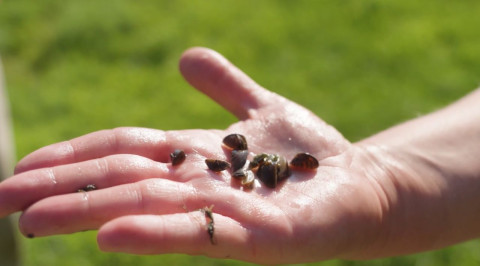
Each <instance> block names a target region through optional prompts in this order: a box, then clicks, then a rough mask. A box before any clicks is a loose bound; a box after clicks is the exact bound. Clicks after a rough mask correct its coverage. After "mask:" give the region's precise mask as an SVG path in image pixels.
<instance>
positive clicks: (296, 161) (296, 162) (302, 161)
mask: <svg viewBox="0 0 480 266" xmlns="http://www.w3.org/2000/svg"><path fill="white" fill-rule="evenodd" d="M290 165H291V166H292V167H295V168H298V169H309V170H313V169H316V168H317V167H318V166H319V164H318V160H317V159H316V158H315V157H313V156H312V155H310V154H309V153H305V152H302V153H298V154H297V155H295V157H293V159H292V160H291V161H290Z"/></svg>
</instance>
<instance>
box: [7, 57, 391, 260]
mask: <svg viewBox="0 0 480 266" xmlns="http://www.w3.org/2000/svg"><path fill="white" fill-rule="evenodd" d="M180 69H181V71H182V73H183V75H184V76H185V78H186V79H187V80H188V81H189V82H190V83H191V84H192V85H193V86H194V87H196V88H197V89H199V90H201V91H203V92H204V93H205V94H207V95H209V96H210V97H211V98H212V99H214V100H215V101H217V102H218V103H220V104H221V105H222V106H224V107H225V108H226V109H228V110H229V111H231V112H232V113H233V114H235V115H236V116H237V117H238V118H239V119H240V121H239V122H237V123H235V124H233V125H231V126H230V127H229V128H227V129H226V130H182V131H161V130H153V129H145V128H118V129H114V130H105V131H99V132H95V133H91V134H88V135H85V136H82V137H79V138H76V139H73V140H71V141H66V142H62V143H57V144H53V145H50V146H47V147H44V148H42V149H40V150H37V151H35V152H33V153H31V154H30V155H28V156H27V157H25V158H24V159H23V160H22V161H20V162H19V164H18V165H17V168H16V173H15V176H14V177H12V178H10V179H8V180H7V181H5V182H3V183H2V184H0V216H4V215H7V214H9V213H12V212H16V211H23V215H22V216H21V218H20V229H21V231H22V232H23V233H24V234H25V235H27V236H30V237H33V236H35V237H36V236H46V235H52V234H65V233H73V232H78V231H82V230H89V229H99V232H98V242H99V245H100V248H101V249H102V250H105V251H121V252H128V253H136V254H160V253H188V254H205V255H208V256H211V257H221V258H236V259H241V260H246V261H253V262H259V263H280V262H281V263H286V262H299V261H311V260H321V259H328V258H333V257H359V254H362V252H366V250H368V249H369V248H370V247H371V246H372V245H376V244H377V243H376V241H377V239H378V237H379V236H378V234H380V233H379V232H382V230H381V227H382V226H384V225H383V223H382V215H383V211H384V210H383V205H382V200H381V196H380V195H381V193H380V191H381V189H380V188H378V185H377V183H376V182H375V180H376V179H377V178H379V176H380V175H382V174H383V172H382V171H381V170H378V169H377V170H376V168H375V167H373V166H372V167H369V159H368V158H367V156H366V152H365V150H364V149H363V148H360V147H357V146H355V145H352V144H351V143H349V142H348V141H347V140H345V139H344V138H343V137H342V135H341V134H340V133H338V132H337V131H336V130H335V129H334V128H332V127H331V126H329V125H328V124H326V123H325V122H324V121H322V120H321V119H319V118H318V117H317V116H315V115H314V114H312V113H311V112H310V111H308V110H306V109H304V108H303V107H301V106H299V105H297V104H295V103H293V102H291V101H289V100H287V99H285V98H283V97H281V96H279V95H277V94H274V93H272V92H270V91H268V90H265V89H263V88H261V87H260V86H259V85H257V84H256V83H255V82H253V81H252V80H251V79H250V78H248V77H247V76H246V75H245V74H243V73H242V72H241V71H240V70H238V69H237V68H236V67H234V66H233V65H232V64H231V63H229V62H228V61H227V60H226V59H224V58H223V57H221V56H220V55H219V54H217V53H215V52H213V51H211V50H207V49H204V48H193V49H190V50H188V51H187V52H185V54H184V55H183V57H182V59H181V61H180ZM231 133H240V134H242V135H244V136H246V138H247V141H248V146H249V151H250V152H252V153H254V154H258V153H262V152H266V153H276V154H281V155H284V156H285V157H286V158H287V159H291V158H292V157H293V156H294V155H295V154H296V153H298V152H309V153H311V154H313V155H314V156H315V157H316V158H317V159H318V160H319V161H320V167H319V168H317V169H316V170H315V171H293V173H292V176H291V177H290V178H289V179H288V180H286V181H284V182H282V183H280V184H279V185H278V186H277V187H276V188H275V189H271V188H268V187H266V186H264V185H263V184H261V183H256V186H255V187H254V188H253V189H252V190H243V189H242V188H241V186H240V184H239V182H238V181H237V180H235V179H233V178H231V175H230V173H229V172H228V171H223V172H220V173H216V172H212V171H210V170H208V168H207V167H206V165H205V163H204V160H205V158H214V159H224V160H228V159H229V153H228V151H227V150H226V149H225V148H223V147H222V145H221V143H222V139H223V138H224V137H225V136H226V135H228V134H231ZM174 149H182V150H184V151H185V153H186V154H187V158H186V160H185V162H183V163H182V164H180V165H178V166H172V165H171V164H170V163H169V154H170V153H171V152H172V151H173V150H174ZM372 165H373V164H372ZM377 175H379V176H377ZM89 184H94V185H95V186H96V187H97V188H98V189H97V190H95V191H89V192H77V190H78V189H80V188H82V187H85V186H87V185H89ZM212 205H213V206H214V207H213V218H214V230H215V231H214V238H215V240H216V243H215V244H212V243H211V242H210V239H209V234H208V233H207V223H208V221H207V219H206V217H205V214H204V213H202V212H200V211H198V210H199V209H202V208H205V207H210V206H212ZM363 254H365V253H363Z"/></svg>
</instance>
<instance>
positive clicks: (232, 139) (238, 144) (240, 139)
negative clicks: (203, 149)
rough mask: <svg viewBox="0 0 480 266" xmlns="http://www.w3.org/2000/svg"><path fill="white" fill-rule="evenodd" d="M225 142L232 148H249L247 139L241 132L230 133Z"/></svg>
mask: <svg viewBox="0 0 480 266" xmlns="http://www.w3.org/2000/svg"><path fill="white" fill-rule="evenodd" d="M223 144H224V145H225V146H227V147H229V148H230V149H232V150H247V149H248V146H247V139H245V137H244V136H243V135H240V134H230V135H228V136H226V137H225V138H223Z"/></svg>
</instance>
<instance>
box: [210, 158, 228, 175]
mask: <svg viewBox="0 0 480 266" xmlns="http://www.w3.org/2000/svg"><path fill="white" fill-rule="evenodd" d="M205 163H206V164H207V166H208V169H210V170H212V171H215V172H220V171H223V170H225V169H227V168H230V163H229V162H226V161H223V160H216V159H205Z"/></svg>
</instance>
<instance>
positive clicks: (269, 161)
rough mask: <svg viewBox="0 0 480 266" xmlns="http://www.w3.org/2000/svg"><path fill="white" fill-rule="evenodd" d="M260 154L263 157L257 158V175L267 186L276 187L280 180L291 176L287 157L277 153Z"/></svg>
mask: <svg viewBox="0 0 480 266" xmlns="http://www.w3.org/2000/svg"><path fill="white" fill-rule="evenodd" d="M260 156H261V159H260V160H257V161H258V169H257V176H258V179H260V181H262V182H263V183H264V184H265V185H266V186H267V187H271V188H275V187H276V186H277V183H278V182H279V181H282V180H284V179H286V178H287V177H289V176H290V168H289V167H288V163H287V160H286V159H285V157H283V156H279V155H276V154H267V155H265V156H264V155H260ZM256 157H257V156H256ZM259 158H260V157H259ZM254 161H255V159H254Z"/></svg>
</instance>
